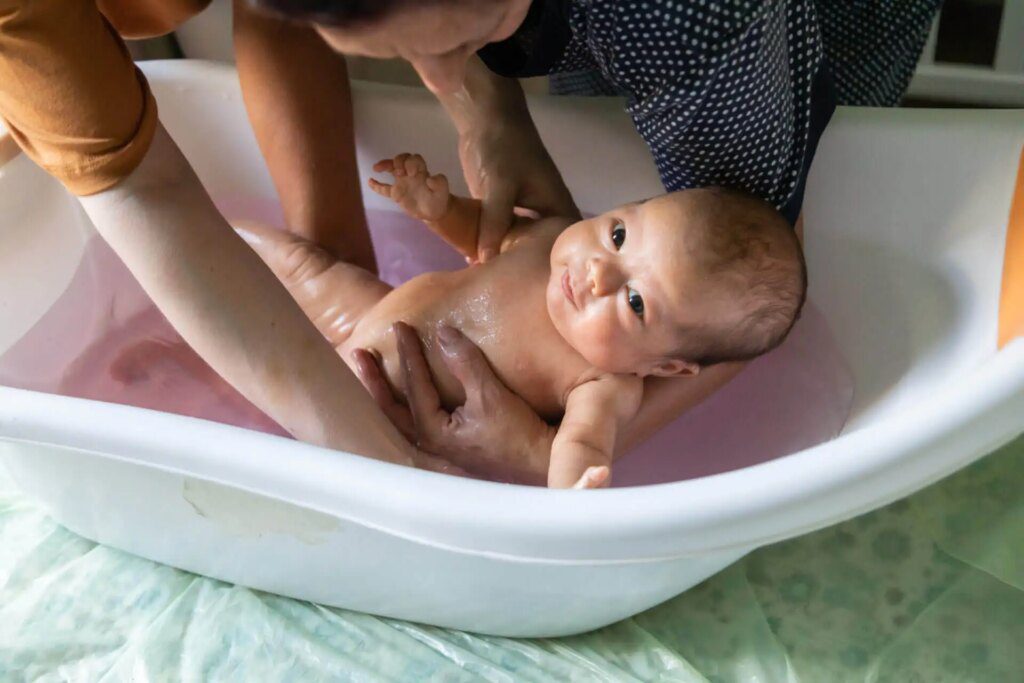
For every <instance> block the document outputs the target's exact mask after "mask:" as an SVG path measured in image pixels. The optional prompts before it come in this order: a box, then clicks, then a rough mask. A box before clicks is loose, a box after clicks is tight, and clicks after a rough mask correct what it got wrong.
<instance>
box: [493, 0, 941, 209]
mask: <svg viewBox="0 0 1024 683" xmlns="http://www.w3.org/2000/svg"><path fill="white" fill-rule="evenodd" d="M939 2H940V0H828V1H826V0H820V2H812V1H811V0H789V1H784V0H777V1H751V0H618V1H615V0H548V1H547V2H541V1H540V0H538V1H537V2H535V3H534V5H533V7H532V8H531V11H530V14H529V16H528V17H527V21H526V22H525V23H524V25H523V27H522V28H521V29H520V30H519V31H518V32H517V33H516V35H514V36H513V37H512V38H511V39H510V40H508V41H505V43H504V44H497V45H494V46H488V47H487V48H485V49H484V50H482V51H481V53H480V55H481V57H482V58H483V59H484V62H485V63H487V64H488V66H490V67H491V68H492V69H494V70H495V71H497V72H498V73H503V74H505V75H509V76H521V75H537V74H538V73H551V74H562V75H563V76H562V77H561V78H556V79H553V84H554V87H555V89H556V90H559V91H561V92H572V93H575V94H603V95H610V94H618V95H623V96H624V97H625V98H626V110H627V111H628V112H629V113H630V115H631V116H632V117H633V121H634V123H635V124H636V127H637V130H638V131H639V132H640V134H641V136H643V138H644V140H645V141H646V142H647V144H648V146H649V147H650V148H651V152H652V155H653V157H654V163H655V164H656V165H657V168H658V171H659V173H660V175H661V179H662V182H663V184H664V186H665V189H666V190H669V191H672V190H678V189H684V188H690V187H703V186H708V185H722V186H728V187H736V188H740V189H743V190H746V191H748V192H751V193H753V194H756V195H758V196H760V197H762V198H764V199H766V200H767V201H769V202H771V203H772V204H773V205H775V206H776V207H777V208H779V209H780V210H781V211H782V212H783V213H784V214H785V215H786V216H787V218H789V219H790V221H791V222H795V220H796V217H797V216H798V215H799V210H800V204H801V202H802V198H803V184H804V181H805V178H806V174H807V171H808V170H809V168H810V161H811V158H812V157H813V154H814V150H815V148H816V146H817V140H818V137H819V136H820V135H821V132H822V129H823V128H824V127H825V125H826V124H827V122H828V119H829V117H830V115H831V112H832V110H833V109H834V107H835V104H836V102H837V101H839V102H847V103H855V102H857V101H858V100H859V101H861V102H865V103H894V102H895V101H897V100H898V99H899V97H900V96H901V95H902V92H903V90H904V89H905V88H906V85H907V83H908V82H909V78H910V75H911V74H912V72H913V67H914V64H915V62H916V59H917V55H918V54H919V53H920V50H921V47H922V46H923V44H924V40H925V38H926V37H927V31H928V26H929V23H930V19H931V17H932V16H933V15H934V12H935V10H936V7H937V5H938V3H939ZM908 10H913V11H912V12H909V11H908ZM830 62H832V63H834V64H835V65H836V66H837V69H836V70H835V71H833V69H832V67H831V66H830ZM833 75H835V76H836V78H835V79H834V78H833ZM857 103H859V102H857Z"/></svg>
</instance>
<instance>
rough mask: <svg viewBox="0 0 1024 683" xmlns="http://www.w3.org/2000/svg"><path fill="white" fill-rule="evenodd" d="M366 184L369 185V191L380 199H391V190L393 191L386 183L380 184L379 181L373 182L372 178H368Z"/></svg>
mask: <svg viewBox="0 0 1024 683" xmlns="http://www.w3.org/2000/svg"><path fill="white" fill-rule="evenodd" d="M374 168H376V167H374ZM367 183H368V184H369V186H370V189H371V190H373V191H374V192H376V193H377V194H379V195H380V196H381V197H387V198H388V199H391V190H392V189H393V188H392V187H391V185H388V184H387V183H382V182H380V181H379V180H374V179H373V178H370V179H369V180H368V181H367Z"/></svg>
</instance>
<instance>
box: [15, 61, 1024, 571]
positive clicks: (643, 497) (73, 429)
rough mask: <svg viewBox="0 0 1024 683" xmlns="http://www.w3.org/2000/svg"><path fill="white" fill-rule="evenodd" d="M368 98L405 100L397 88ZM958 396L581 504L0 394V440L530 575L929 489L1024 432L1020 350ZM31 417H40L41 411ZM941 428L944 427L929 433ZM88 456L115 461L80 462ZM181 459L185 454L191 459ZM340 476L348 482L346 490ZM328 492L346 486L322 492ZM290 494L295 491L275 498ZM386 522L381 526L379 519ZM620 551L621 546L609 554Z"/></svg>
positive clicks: (807, 521) (574, 495) (209, 73)
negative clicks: (777, 454) (760, 459)
mask: <svg viewBox="0 0 1024 683" xmlns="http://www.w3.org/2000/svg"><path fill="white" fill-rule="evenodd" d="M144 71H145V72H146V74H147V76H148V77H149V78H150V79H151V80H152V81H154V83H155V82H158V81H164V82H181V81H183V80H185V79H189V78H194V77H196V76H197V75H198V76H200V77H201V78H202V79H203V80H202V81H201V82H202V83H203V84H204V85H209V86H218V85H220V86H223V85H228V84H229V81H230V85H231V87H233V88H237V80H236V79H235V78H234V70H233V69H232V68H231V67H230V66H228V65H223V64H212V63H203V62H198V63H196V62H193V63H187V62H186V61H184V60H173V61H170V62H163V63H160V62H150V63H147V64H145V65H144ZM373 88H374V89H381V90H396V89H397V90H405V89H404V88H401V87H400V86H376V85H375V86H373ZM960 384H961V385H966V386H963V390H962V391H959V392H958V391H957V388H955V387H953V386H947V387H945V388H944V390H943V391H941V392H939V393H937V394H936V395H935V396H934V397H933V398H932V399H931V400H929V401H927V402H926V403H922V404H920V405H919V406H915V408H914V410H913V411H907V412H908V414H906V415H901V416H900V417H898V418H893V417H890V418H888V419H885V420H878V421H877V422H873V423H870V424H868V425H866V426H864V427H862V428H860V429H858V430H856V431H853V432H850V433H848V434H843V435H841V436H840V437H838V438H837V439H835V440H832V441H830V442H826V443H824V444H819V445H817V446H815V447H812V448H809V449H805V450H803V451H799V452H797V453H793V454H790V455H787V456H783V457H781V458H776V459H774V460H771V461H768V462H765V463H760V464H758V465H753V466H749V467H746V468H743V469H740V470H733V471H730V472H724V473H721V474H716V475H711V476H708V477H702V478H698V479H691V480H686V481H681V482H671V483H665V484H652V485H647V486H641V487H630V488H622V489H612V490H607V491H594V492H586V493H580V492H561V491H545V490H542V489H541V490H538V489H532V488H529V487H518V486H510V485H504V484H493V483H489V482H474V481H462V480H454V479H452V478H448V477H445V476H444V475H437V474H434V473H429V472H421V471H416V470H407V469H405V468H395V467H394V466H391V465H388V464H385V463H378V462H376V461H370V460H368V459H365V458H361V457H359V456H352V455H349V454H340V456H342V457H341V458H340V460H339V454H338V453H337V452H335V451H330V450H327V449H321V448H317V447H315V446H309V445H307V444H299V443H298V442H293V441H290V440H287V439H281V438H280V437H273V436H269V435H263V434H258V433H255V432H248V431H247V430H244V429H240V428H235V427H230V426H227V425H219V424H215V423H211V422H208V421H205V420H198V419H194V418H185V417H181V416H176V415H169V414H163V413H157V412H154V411H146V410H144V409H139V408H130V407H126V406H116V405H113V404H104V403H99V402H94V401H86V400H83V399H72V398H67V397H59V396H52V395H48V394H35V393H34V392H24V391H21V390H16V389H10V388H7V387H0V439H6V440H12V441H23V442H33V443H40V444H53V445H57V446H60V447H63V448H79V449H83V450H88V451H90V452H91V453H92V454H94V455H102V456H104V457H116V458H121V459H124V460H126V461H129V462H136V463H139V464H146V465H148V466H155V465H154V464H153V460H154V458H155V457H157V456H163V455H167V454H170V455H172V456H175V455H176V456H179V459H180V462H179V466H178V467H176V468H174V471H179V472H180V473H182V474H185V475H186V476H192V477H196V478H199V479H204V480H208V481H214V482H217V483H221V484H224V485H227V486H235V487H237V488H241V489H244V490H248V491H252V492H254V493H258V494H260V495H265V496H268V497H271V498H275V499H278V500H283V501H286V502H290V503H293V504H296V505H300V506H303V507H307V508H310V509H315V510H319V511H321V512H324V513H326V514H331V515H334V516H337V517H339V518H343V519H347V520H350V521H352V522H354V523H358V524H362V525H364V526H373V527H375V528H379V529H380V530H382V531H385V532H387V533H393V534H395V535H402V536H404V537H406V538H409V539H415V540H417V541H418V542H423V543H429V544H435V545H444V546H446V547H449V548H450V549H452V550H453V551H454V550H457V551H459V552H475V553H492V552H493V553H498V554H500V555H502V556H505V557H509V558H512V557H515V558H521V559H523V560H524V561H525V560H530V561H540V560H545V559H547V560H571V561H577V560H578V561H582V562H601V561H623V560H634V561H646V560H651V561H657V560H660V559H662V558H673V557H679V556H685V555H689V554H694V553H698V552H705V551H711V550H727V549H730V548H736V547H746V546H750V545H763V544H764V543H768V542H772V541H775V540H781V539H783V538H787V537H789V536H793V535H797V534H799V533H804V532H806V531H811V530H814V529H816V528H820V527H823V526H827V525H829V524H832V523H835V522H838V521H841V520H842V519H846V518H848V517H851V516H854V515H855V514H859V513H862V512H866V511H868V510H870V509H873V508H874V507H877V506H879V505H882V504H884V503H886V502H890V501H892V500H895V499H897V498H899V497H901V496H903V495H907V494H909V493H911V492H913V491H915V490H917V489H918V488H921V487H922V486H925V485H927V484H929V483H932V482H934V481H936V480H938V479H940V478H941V477H943V476H946V475H948V474H950V473H952V472H953V471H955V470H956V469H958V468H960V467H962V466H964V465H966V464H968V463H970V462H972V461H973V460H975V459H977V458H979V457H981V456H983V455H985V454H986V453H987V452H989V450H991V449H992V448H994V447H996V446H998V445H1000V444H1001V443H1004V442H1006V441H1009V440H1010V439H1011V438H1013V437H1014V436H1015V435H1016V434H1017V433H1019V432H1020V431H1021V430H1024V421H1022V420H1020V419H1017V420H1016V421H1015V422H1014V421H1013V419H1012V417H1007V416H1006V414H1005V413H1006V411H1007V409H1008V408H1007V406H1020V407H1021V412H1020V413H1019V414H1024V342H1022V340H1021V339H1017V340H1016V341H1014V342H1012V343H1010V344H1008V345H1007V346H1006V347H1005V348H1004V349H1003V350H1001V351H999V352H996V351H995V349H994V348H993V353H992V355H991V356H989V357H988V359H987V360H986V361H985V362H984V363H982V365H981V366H980V367H978V368H977V369H976V371H975V372H972V373H970V374H968V375H965V376H963V377H962V378H961V382H960ZM12 392H13V393H12ZM36 409H38V411H39V412H38V413H36V412H33V411H34V410H36ZM123 411H131V412H128V413H125V412H123ZM51 415H61V416H62V417H67V418H69V419H67V420H65V424H62V425H60V428H59V429H57V430H54V429H53V428H52V427H53V426H52V425H49V424H47V423H46V420H45V419H44V420H42V421H40V419H39V418H40V417H44V418H49V416H51ZM115 420H116V421H120V422H122V423H126V424H128V425H129V426H130V427H132V430H131V432H130V434H131V435H134V436H132V438H128V436H129V434H124V433H117V434H106V435H104V434H102V433H97V430H101V429H102V426H103V425H109V424H112V423H117V422H114V421H115ZM181 420H188V421H189V422H185V423H183V422H181ZM981 421H985V423H986V424H989V425H991V424H992V423H994V424H997V425H1000V429H998V430H996V431H995V432H994V433H996V436H995V437H994V438H993V437H991V436H989V435H988V434H986V433H983V429H988V427H986V426H984V425H983V424H982V422H981ZM975 422H977V423H976V424H975ZM931 424H938V425H941V426H940V427H929V425H931ZM211 430H212V431H211ZM188 434H198V435H208V437H209V440H208V441H207V442H206V443H202V444H200V443H196V442H197V441H198V440H199V437H198V436H196V437H195V438H186V435H188ZM954 437H955V438H957V439H959V441H958V444H957V446H956V447H951V446H949V444H948V442H949V441H950V440H953V439H954ZM253 439H256V440H257V441H253ZM270 439H277V441H268V440H270ZM217 442H221V443H217ZM83 443H92V444H95V445H104V446H105V447H104V448H102V449H100V448H86V447H85V446H83ZM248 444H253V447H254V449H255V451H257V452H258V453H259V457H260V458H262V459H264V460H268V461H272V460H276V459H277V458H279V457H283V456H285V455H290V456H292V457H294V458H296V459H298V460H303V461H305V462H308V463H310V464H311V465H315V466H314V467H312V468H311V469H310V470H309V471H305V470H304V469H303V468H300V467H289V468H287V469H286V471H285V474H287V475H289V476H290V477H292V478H295V481H285V482H282V481H281V474H282V473H281V472H280V471H277V470H275V469H274V468H273V467H270V466H269V463H262V464H261V470H260V471H264V472H266V473H267V474H268V477H267V478H266V479H265V480H263V481H259V480H256V481H254V480H252V477H251V475H252V473H251V472H246V471H245V468H241V467H240V463H238V462H229V460H230V458H226V457H225V454H224V453H223V452H221V451H222V450H223V449H225V448H231V447H235V446H247V445H248ZM172 446H180V449H179V450H175V449H173V448H172ZM219 449H220V450H219ZM138 451H144V452H145V453H146V455H147V458H148V460H147V458H141V459H140V458H139V457H138V456H137V455H136V456H135V457H132V456H125V455H118V454H124V453H132V452H138ZM179 451H180V452H179ZM186 451H187V453H188V455H186V456H184V457H181V454H182V452H186ZM823 463H827V467H823ZM324 465H329V467H327V469H329V470H331V472H330V473H329V476H328V477H326V478H325V479H319V478H318V477H319V476H320V475H319V473H320V472H321V471H322V470H323V467H324ZM218 468H220V469H218ZM278 469H281V468H278ZM300 471H301V472H300ZM907 472H911V474H907ZM225 473H240V474H242V475H246V476H242V477H234V476H225ZM342 473H345V476H349V477H350V479H349V480H345V479H343V477H342ZM270 474H273V475H274V476H275V477H277V478H278V479H277V480H276V481H275V480H274V479H272V478H271V477H270V476H269V475H270ZM361 477H362V479H361ZM422 477H434V479H423V478H422ZM328 480H329V481H330V482H331V483H332V484H337V485H338V487H337V488H336V489H333V490H331V491H326V490H323V489H324V488H325V485H326V483H327V481H328ZM367 480H370V481H375V482H378V485H377V486H375V487H374V488H375V491H380V490H383V491H387V495H385V496H383V497H378V498H374V497H372V496H370V495H369V494H367V493H366V492H365V491H360V490H359V489H360V483H359V482H361V481H367ZM874 480H877V483H878V486H877V487H876V488H875V489H874V490H872V491H870V492H869V491H864V490H863V489H864V488H865V487H866V486H868V484H865V483H864V482H871V481H874ZM240 481H242V482H248V483H241V484H240V483H239V482H240ZM353 481H354V482H356V483H353ZM851 482H860V483H861V486H860V488H854V487H852V486H851ZM281 483H285V484H288V486H289V488H287V489H286V490H282V489H281V487H280V486H276V487H275V486H274V484H281ZM381 484H385V485H386V486H381ZM424 486H428V488H429V489H436V491H437V493H436V494H434V495H432V496H431V498H434V499H440V500H444V501H445V504H446V506H445V507H444V508H441V507H439V506H437V505H430V501H429V500H426V499H425V497H423V496H421V495H419V494H420V493H421V491H422V489H423V487H424ZM363 488H365V487H363ZM309 491H319V493H320V498H319V499H317V500H315V501H313V502H310V501H309V500H308V499H302V500H300V499H299V494H301V493H308V492H309ZM830 495H831V500H829V497H830ZM844 496H845V497H844ZM837 500H838V501H840V502H837ZM410 501H414V502H413V503H411V502H410ZM388 502H393V503H394V504H393V505H391V506H389V505H387V503H388ZM801 506H805V507H807V510H801ZM810 509H813V511H814V512H809V511H808V510H810ZM342 510H344V511H342ZM380 511H383V512H384V513H386V514H383V515H382V514H369V513H371V512H374V513H379V512H380ZM456 512H458V513H459V514H461V515H462V516H459V514H456ZM369 520H373V521H369ZM381 520H384V521H383V522H382V521H381ZM412 520H414V521H412ZM552 520H554V521H552ZM411 527H415V528H411ZM524 529H526V531H524ZM712 537H713V538H712ZM610 541H614V544H611V545H613V547H611V546H610V545H609V542H610ZM602 546H605V547H602Z"/></svg>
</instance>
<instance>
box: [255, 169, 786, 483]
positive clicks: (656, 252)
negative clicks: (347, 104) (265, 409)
mask: <svg viewBox="0 0 1024 683" xmlns="http://www.w3.org/2000/svg"><path fill="white" fill-rule="evenodd" d="M374 170H375V171H378V172H388V173H391V174H392V176H393V177H394V182H393V183H392V184H385V183H380V182H377V181H375V180H371V181H370V187H371V188H372V189H373V190H374V191H375V192H377V193H378V194H381V195H384V196H386V197H390V198H391V199H392V200H394V201H395V202H396V203H397V204H398V205H399V206H401V207H402V208H403V209H404V210H405V211H406V213H408V214H409V215H410V216H413V217H415V218H418V219H421V220H423V221H425V222H426V224H427V226H428V227H429V228H430V229H431V230H433V231H435V232H436V233H437V234H439V235H440V236H441V237H442V238H444V239H445V240H447V241H448V242H449V243H450V244H451V245H452V246H453V247H454V248H455V249H457V250H458V251H459V252H460V253H462V254H463V255H465V256H466V257H467V260H468V259H470V258H471V257H472V256H473V255H475V254H476V253H477V248H476V247H477V245H476V236H477V224H478V221H479V217H480V204H479V202H477V201H475V200H471V199H465V198H460V197H456V196H453V195H451V194H450V193H449V191H448V183H447V181H446V180H445V178H444V176H441V175H435V176H431V175H429V174H428V172H427V168H426V164H425V163H424V162H423V159H422V158H420V157H419V156H417V155H407V154H406V155H400V156H398V157H395V159H393V160H385V161H382V162H379V163H378V164H377V165H376V166H375V168H374ZM576 218H578V217H576ZM576 218H573V217H563V216H544V217H540V218H539V219H537V220H527V219H519V220H517V223H516V225H515V226H514V227H513V229H512V230H511V231H510V232H509V234H508V235H507V236H506V237H505V239H504V241H503V243H502V246H501V251H500V253H499V255H497V256H496V257H495V258H493V259H491V260H489V261H488V262H486V263H483V264H478V265H472V266H470V267H468V268H465V269H462V270H459V271H454V272H434V273H427V274H424V275H420V276H419V277H416V278H413V279H411V280H409V281H408V282H406V283H405V284H403V285H401V286H399V287H397V288H394V289H392V288H391V287H389V286H388V285H386V284H384V283H383V282H381V281H380V280H378V279H377V278H376V277H375V276H373V275H372V274H370V273H369V272H367V271H365V270H362V269H360V268H358V267H355V266H353V265H351V264H348V263H345V262H342V261H338V260H337V259H335V258H333V257H331V256H330V255H328V254H327V253H326V252H325V251H323V250H321V249H320V248H319V247H317V246H316V245H315V244H312V243H310V242H308V241H305V240H303V239H301V238H299V237H296V236H294V235H291V234H289V233H286V232H282V231H278V230H274V229H272V228H266V227H261V226H259V225H252V224H246V225H239V226H238V230H239V233H240V234H241V235H242V236H243V237H244V238H245V239H246V240H247V241H248V242H249V243H250V244H251V245H252V247H253V248H254V249H255V250H256V252H257V253H258V254H259V255H260V257H261V258H262V259H263V260H264V261H265V262H266V263H267V264H268V265H269V266H270V268H271V269H272V270H273V271H274V273H275V274H276V275H277V276H278V278H279V279H281V280H282V282H283V283H284V284H285V286H286V287H287V288H288V290H289V291H290V292H291V293H292V295H293V297H294V298H295V299H296V301H297V302H298V303H299V305H300V306H301V307H302V308H303V310H304V311H305V312H306V313H307V315H309V317H310V318H311V319H312V320H313V322H314V323H315V324H316V325H317V327H318V328H319V329H320V330H321V332H323V334H324V335H325V336H326V337H327V338H328V339H329V341H330V342H331V343H332V344H333V345H334V347H335V348H336V349H337V350H338V352H339V353H340V354H341V355H342V357H343V358H345V359H346V361H347V362H349V363H350V364H352V363H355V362H356V361H357V358H358V357H357V356H356V355H355V352H356V350H358V349H369V350H371V352H372V353H374V354H376V355H377V356H378V358H379V360H380V362H381V367H382V368H383V371H384V373H385V375H386V376H387V378H388V380H389V382H390V383H391V384H392V386H393V387H395V388H396V390H397V391H398V392H401V391H402V388H403V387H402V384H403V383H402V372H401V368H400V367H399V358H398V353H397V350H396V344H395V335H393V334H391V330H392V328H393V326H394V325H395V323H396V322H397V321H404V322H405V323H407V324H409V325H410V326H412V327H413V328H415V330H417V332H418V333H419V336H420V337H421V339H422V340H423V342H424V345H425V349H424V350H425V356H426V359H427V361H428V363H429V366H430V369H431V372H432V373H433V375H434V378H435V381H436V384H437V387H438V391H439V393H440V396H441V400H442V401H443V403H444V404H445V406H446V407H447V408H453V407H454V406H457V405H459V404H461V402H462V401H463V400H464V398H465V397H464V395H463V393H462V390H461V386H460V384H459V383H458V382H457V381H456V380H455V378H454V377H453V376H452V375H451V373H450V372H449V370H448V368H447V366H446V364H445V363H444V360H443V358H442V357H441V353H443V349H444V346H445V344H446V343H450V342H446V339H450V335H451V333H452V331H451V329H450V328H457V329H459V330H461V331H462V333H464V334H465V335H466V336H467V337H468V338H469V339H470V340H471V341H473V342H475V343H476V344H477V345H478V346H479V347H480V349H481V350H482V351H483V353H484V354H485V355H486V357H487V359H488V360H489V362H490V364H491V365H492V366H493V368H494V371H495V372H496V374H497V375H498V376H499V377H500V378H501V380H502V381H503V382H504V383H505V384H506V385H507V386H508V387H509V389H511V390H512V391H513V392H515V393H517V394H518V395H519V396H521V397H522V398H523V399H524V400H526V402H527V403H529V404H530V406H532V407H533V408H534V410H536V411H537V413H538V414H540V415H541V416H542V417H543V418H545V419H546V420H548V421H551V422H553V423H555V422H559V421H560V427H559V429H558V433H557V436H556V438H555V440H554V443H553V445H552V449H551V454H550V464H549V468H548V485H549V486H551V487H564V488H567V487H577V488H592V487H597V486H604V485H607V484H608V483H609V480H610V473H611V472H610V466H611V461H612V456H613V452H614V446H615V440H616V434H617V431H618V430H619V428H620V426H621V425H622V424H624V423H625V422H626V421H628V420H630V419H631V418H632V417H633V415H634V414H635V413H636V411H637V409H638V407H639V405H640V399H641V397H642V393H643V378H644V377H646V376H648V375H656V376H659V377H679V378H684V377H686V376H690V375H696V374H697V373H698V372H699V371H700V369H701V368H702V367H706V366H708V365H711V364H714V363H719V362H724V361H734V360H747V359H751V358H754V357H755V356H758V355H760V354H762V353H764V352H766V351H768V350H770V349H772V348H774V347H775V346H777V345H778V344H779V343H780V342H781V341H782V340H783V339H784V338H785V336H786V334H787V333H788V332H789V330H790V329H791V328H792V326H793V323H794V322H795V320H796V318H797V315H798V313H799V311H800V308H801V306H802V304H803V300H804V294H805V290H806V271H805V268H804V263H803V258H802V255H801V250H800V246H799V243H798V242H797V239H796V236H795V234H794V232H793V230H792V228H791V227H790V226H789V224H788V223H787V222H786V221H785V219H784V218H783V217H782V216H781V215H780V214H779V213H778V212H776V211H775V209H773V208H772V207H771V206H769V205H768V204H766V203H764V202H762V201H760V200H758V199H755V198H753V197H750V196H747V195H745V194H742V193H739V192H737V191H733V190H725V189H720V188H708V189H695V190H685V191H680V192H674V193H671V194H667V195H663V196H658V197H655V198H653V199H649V200H646V201H641V202H636V203H633V204H627V205H625V206H621V207H619V208H617V209H613V210H612V211H609V212H607V213H604V214H602V215H600V216H596V217H594V218H588V219H585V220H577V219H576ZM680 381H684V380H682V379H681V380H680Z"/></svg>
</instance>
